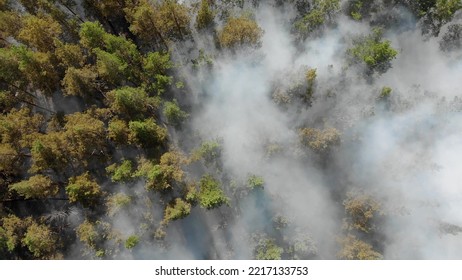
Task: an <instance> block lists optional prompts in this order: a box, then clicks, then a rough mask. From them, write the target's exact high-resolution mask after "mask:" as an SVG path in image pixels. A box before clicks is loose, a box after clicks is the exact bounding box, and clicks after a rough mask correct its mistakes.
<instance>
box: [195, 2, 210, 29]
mask: <svg viewBox="0 0 462 280" xmlns="http://www.w3.org/2000/svg"><path fill="white" fill-rule="evenodd" d="M214 17H215V15H214V13H213V11H212V9H211V8H210V2H209V0H201V5H200V7H199V12H198V13H197V16H196V27H197V29H206V28H209V27H211V26H212V25H213V19H214Z"/></svg>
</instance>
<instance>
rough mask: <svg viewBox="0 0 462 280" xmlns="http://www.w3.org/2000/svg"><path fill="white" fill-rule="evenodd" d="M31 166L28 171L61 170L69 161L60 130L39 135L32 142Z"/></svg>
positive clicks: (63, 136)
mask: <svg viewBox="0 0 462 280" xmlns="http://www.w3.org/2000/svg"><path fill="white" fill-rule="evenodd" d="M31 159H32V166H31V168H30V170H29V171H30V172H32V173H35V172H43V171H46V170H49V169H51V170H55V171H62V170H64V169H65V168H66V167H67V166H68V164H69V163H70V159H69V157H68V155H67V148H66V139H65V135H64V133H62V132H51V133H48V134H44V135H39V136H38V137H37V139H36V140H35V141H34V142H33V143H32V148H31Z"/></svg>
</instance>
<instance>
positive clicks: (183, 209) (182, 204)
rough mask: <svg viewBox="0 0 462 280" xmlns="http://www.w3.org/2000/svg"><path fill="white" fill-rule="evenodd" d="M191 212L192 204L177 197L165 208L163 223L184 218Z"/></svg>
mask: <svg viewBox="0 0 462 280" xmlns="http://www.w3.org/2000/svg"><path fill="white" fill-rule="evenodd" d="M190 212H191V204H189V203H188V202H186V201H184V200H183V199H181V198H179V197H177V198H176V199H175V200H173V201H171V202H170V203H169V204H168V205H167V207H166V208H165V213H164V220H163V223H165V224H167V223H169V222H170V221H174V220H178V219H183V218H184V217H186V216H188V215H189V213H190Z"/></svg>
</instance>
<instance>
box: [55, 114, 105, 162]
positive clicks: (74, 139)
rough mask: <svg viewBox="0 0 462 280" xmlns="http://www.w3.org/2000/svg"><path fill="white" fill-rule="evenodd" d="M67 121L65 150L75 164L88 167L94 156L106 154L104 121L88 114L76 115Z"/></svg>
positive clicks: (69, 117)
mask: <svg viewBox="0 0 462 280" xmlns="http://www.w3.org/2000/svg"><path fill="white" fill-rule="evenodd" d="M65 119H66V124H65V125H64V132H63V133H64V136H65V141H66V142H65V145H66V146H65V149H66V150H67V154H68V155H69V156H70V157H71V158H72V159H73V160H74V162H75V163H78V164H79V165H80V164H82V165H86V164H87V163H88V160H89V159H91V157H92V156H94V155H102V154H104V151H105V146H106V145H105V144H106V141H105V139H106V129H105V127H104V123H103V122H102V121H100V120H98V119H96V118H94V117H92V116H91V115H90V114H88V113H74V114H71V115H67V116H66V117H65Z"/></svg>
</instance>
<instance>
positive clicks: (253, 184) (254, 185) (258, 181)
mask: <svg viewBox="0 0 462 280" xmlns="http://www.w3.org/2000/svg"><path fill="white" fill-rule="evenodd" d="M247 185H248V186H249V187H250V188H251V189H262V188H263V187H264V185H265V181H264V180H263V177H260V176H257V175H250V176H249V178H248V179H247Z"/></svg>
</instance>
